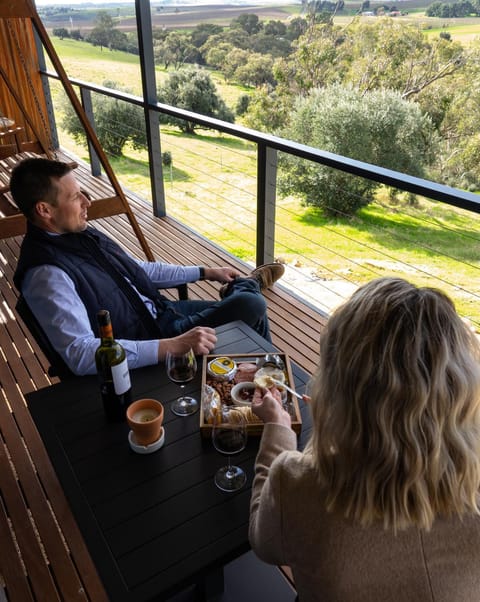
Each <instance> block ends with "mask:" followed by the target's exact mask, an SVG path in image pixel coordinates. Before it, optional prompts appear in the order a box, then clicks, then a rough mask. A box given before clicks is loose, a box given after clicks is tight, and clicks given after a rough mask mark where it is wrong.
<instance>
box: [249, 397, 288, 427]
mask: <svg viewBox="0 0 480 602" xmlns="http://www.w3.org/2000/svg"><path fill="white" fill-rule="evenodd" d="M252 410H253V412H255V414H256V415H257V416H258V417H259V418H260V420H262V422H275V423H276V424H283V425H284V426H291V425H292V419H291V418H290V414H289V413H288V412H287V411H286V410H284V409H283V406H282V403H281V401H278V400H276V399H275V398H274V397H273V395H272V394H271V393H270V392H269V391H268V390H267V389H259V388H257V389H255V393H254V395H253V399H252Z"/></svg>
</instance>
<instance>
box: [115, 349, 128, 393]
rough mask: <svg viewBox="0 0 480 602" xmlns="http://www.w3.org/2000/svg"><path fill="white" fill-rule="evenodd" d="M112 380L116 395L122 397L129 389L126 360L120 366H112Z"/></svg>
mask: <svg viewBox="0 0 480 602" xmlns="http://www.w3.org/2000/svg"><path fill="white" fill-rule="evenodd" d="M112 380H113V386H114V388H115V393H116V394H117V395H122V394H123V393H125V392H126V391H128V389H130V387H131V384H130V372H129V371H128V363H127V358H125V359H124V360H123V362H121V363H120V364H117V365H116V366H112Z"/></svg>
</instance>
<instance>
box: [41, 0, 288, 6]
mask: <svg viewBox="0 0 480 602" xmlns="http://www.w3.org/2000/svg"><path fill="white" fill-rule="evenodd" d="M34 1H35V5H36V6H49V5H53V4H60V5H62V6H69V5H72V4H93V5H95V6H96V5H97V4H119V3H120V2H125V1H127V2H128V1H131V2H133V0H34ZM293 2H295V0H293ZM282 3H285V4H292V0H200V1H196V0H180V1H179V2H178V4H179V5H182V4H190V5H195V4H254V5H255V4H257V5H260V4H274V5H278V4H282ZM169 4H173V5H174V2H170V3H169Z"/></svg>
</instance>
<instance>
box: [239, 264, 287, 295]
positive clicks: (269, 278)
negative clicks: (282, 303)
mask: <svg viewBox="0 0 480 602" xmlns="http://www.w3.org/2000/svg"><path fill="white" fill-rule="evenodd" d="M284 273H285V266H283V265H282V264H281V263H266V264H265V265H259V266H258V268H255V269H254V270H252V271H251V272H250V274H249V275H248V276H247V278H255V280H257V281H258V284H259V285H260V289H261V290H262V291H263V289H265V288H269V287H271V286H272V284H273V283H274V282H276V281H277V280H279V279H280V278H281V277H282V276H283V274H284Z"/></svg>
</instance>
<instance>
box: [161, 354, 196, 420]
mask: <svg viewBox="0 0 480 602" xmlns="http://www.w3.org/2000/svg"><path fill="white" fill-rule="evenodd" d="M165 367H166V370H167V376H168V378H169V379H170V380H171V381H172V382H173V383H176V384H178V385H180V388H181V389H182V394H181V395H180V397H178V398H177V399H175V401H174V402H173V403H172V404H171V406H170V408H171V410H172V412H173V413H174V414H176V415H177V416H190V415H191V414H194V413H195V412H196V411H197V410H198V402H197V400H196V399H195V398H193V397H191V396H189V395H184V394H183V388H184V387H185V385H186V384H187V383H188V382H190V381H191V380H193V379H194V378H195V374H196V373H197V359H196V357H195V354H194V352H193V349H191V348H189V349H187V350H185V349H184V350H182V351H178V352H177V351H167V354H166V356H165Z"/></svg>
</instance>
